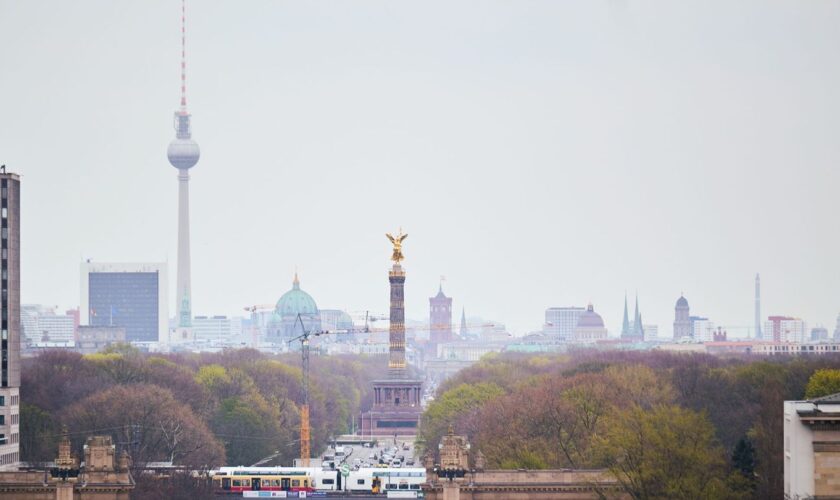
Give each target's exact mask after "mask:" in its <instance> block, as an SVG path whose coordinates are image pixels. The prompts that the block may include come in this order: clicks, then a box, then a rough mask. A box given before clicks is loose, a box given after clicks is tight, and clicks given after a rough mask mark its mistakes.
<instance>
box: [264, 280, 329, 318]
mask: <svg viewBox="0 0 840 500" xmlns="http://www.w3.org/2000/svg"><path fill="white" fill-rule="evenodd" d="M274 313H275V314H277V315H278V316H281V317H290V316H291V317H294V316H297V315H298V314H301V315H316V314H318V306H317V304H315V299H313V298H312V296H311V295H309V294H308V293H306V292H304V291H303V290H301V289H300V281H299V280H298V276H297V273H295V280H294V282H293V283H292V289H291V290H289V291H288V292H286V293H284V294H283V296H282V297H280V300H278V301H277V305H276V306H275V307H274Z"/></svg>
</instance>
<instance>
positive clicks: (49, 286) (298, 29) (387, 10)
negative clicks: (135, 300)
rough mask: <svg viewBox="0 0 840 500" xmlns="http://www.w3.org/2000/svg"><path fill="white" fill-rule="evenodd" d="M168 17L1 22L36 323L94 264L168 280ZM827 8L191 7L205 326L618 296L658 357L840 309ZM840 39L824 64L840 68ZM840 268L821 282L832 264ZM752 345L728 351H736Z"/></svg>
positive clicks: (199, 281)
mask: <svg viewBox="0 0 840 500" xmlns="http://www.w3.org/2000/svg"><path fill="white" fill-rule="evenodd" d="M180 8H181V4H180V1H177V0H159V1H145V2H120V3H114V2H105V1H84V2H55V1H27V2H14V1H10V0H0V42H2V45H0V67H2V68H4V70H5V71H4V75H3V78H0V112H2V116H3V120H2V122H0V164H3V163H5V164H6V165H7V168H8V170H9V171H11V172H16V173H18V174H20V175H21V177H22V237H21V245H22V255H21V265H22V282H21V291H22V292H21V299H22V302H24V303H41V304H56V305H59V306H61V307H76V306H77V305H78V300H79V297H78V295H79V264H80V262H81V261H82V260H84V259H87V258H90V259H92V260H94V261H100V262H107V261H119V262H131V261H167V260H168V262H169V281H170V299H171V300H170V302H171V303H170V311H169V313H170V315H174V311H175V308H174V299H172V297H173V295H174V294H173V293H172V292H173V290H174V286H175V266H176V262H175V257H176V255H177V253H176V244H177V240H176V210H177V191H176V187H177V181H176V175H177V171H176V169H174V168H173V167H172V166H170V165H169V162H168V161H167V159H166V147H167V145H168V143H169V141H170V140H171V139H172V138H173V137H174V131H173V129H172V113H173V111H175V109H176V108H177V106H178V98H179V79H180V76H179V73H180V63H179V58H180ZM837 26H840V2H829V1H821V2H818V1H815V2H808V3H801V2H775V1H769V2H768V1H744V2H738V3H735V4H733V3H730V2H699V1H698V2H633V1H620V0H612V1H608V0H604V1H596V2H550V1H532V2H496V1H486V2H480V3H479V2H457V3H454V4H453V3H450V2H423V3H419V2H404V3H393V2H384V1H377V2H350V3H348V2H327V3H309V2H283V3H279V2H269V1H262V2H249V3H247V4H241V3H233V2H220V1H211V0H203V1H201V2H198V1H194V0H193V1H188V3H187V58H188V62H187V82H188V83H187V85H188V104H189V110H190V112H191V113H192V115H193V118H192V124H193V138H194V139H195V140H196V141H197V142H198V144H199V145H200V147H201V160H200V161H199V162H198V165H197V166H196V167H195V168H194V169H192V171H191V183H190V189H191V192H190V195H191V207H190V210H191V225H192V235H191V237H192V293H193V313H194V314H196V315H203V314H207V315H210V314H228V315H232V314H236V315H245V314H246V313H245V311H243V308H244V307H245V306H249V305H253V304H264V303H274V302H275V301H276V300H277V299H278V298H279V297H280V296H281V295H282V294H283V293H284V292H286V291H287V290H288V289H289V288H290V287H291V283H292V277H293V274H294V272H295V269H296V268H297V270H298V271H299V274H300V279H301V286H302V288H303V289H304V290H306V291H307V292H309V293H310V294H311V295H312V296H313V297H314V298H315V300H316V301H317V304H318V306H319V308H323V309H327V308H341V309H346V310H349V311H357V310H365V309H370V310H372V311H376V312H380V313H384V312H386V311H387V308H388V280H387V270H388V267H389V260H388V258H389V255H390V244H389V243H388V241H387V240H386V238H385V236H384V233H385V232H392V231H396V230H397V229H398V227H400V226H402V228H403V229H404V231H405V232H406V233H408V235H409V237H408V239H407V240H406V241H405V245H404V253H405V256H406V259H405V262H404V267H405V268H406V271H407V282H406V316H407V317H408V318H411V319H422V318H424V317H427V316H428V298H429V297H431V296H433V295H434V294H435V293H436V292H437V289H438V283H439V277H440V276H441V275H443V276H446V278H447V279H446V281H445V282H444V284H443V286H444V290H445V292H446V293H447V295H450V296H453V297H454V304H453V320H454V322H455V323H456V325H457V323H458V322H459V320H460V313H461V308H462V307H465V308H466V312H467V315H468V316H481V317H483V318H487V319H493V320H495V321H499V322H502V323H505V324H506V325H507V326H508V327H509V329H510V330H512V331H513V332H515V333H517V334H522V333H525V332H527V331H530V330H536V329H539V328H540V326H541V324H542V321H543V316H544V311H545V309H546V308H548V307H553V306H567V305H577V306H584V305H586V304H587V303H588V302H592V303H593V304H594V307H595V310H596V311H597V312H599V313H600V314H601V315H602V316H603V318H604V321H605V322H606V326H607V328H609V330H610V334H611V335H616V334H617V333H618V332H619V331H620V328H621V323H620V321H621V314H622V308H623V305H624V303H623V301H624V293H625V291H626V292H627V294H628V299H629V303H630V313H631V315H632V312H633V311H632V309H633V300H634V295H635V293H636V291H638V294H639V301H640V306H641V310H642V314H643V319H644V321H645V323H654V324H658V326H659V332H660V335H663V336H665V335H668V334H669V333H670V331H671V324H672V322H673V319H674V312H673V307H674V303H675V301H676V300H677V298H678V297H679V296H680V293H681V292H684V294H685V296H686V298H687V299H688V300H689V303H690V305H691V313H692V314H696V315H702V316H707V317H709V318H710V319H711V320H712V321H714V322H715V324H716V325H722V326H729V327H740V326H746V327H752V325H753V286H754V278H755V274H756V273H757V272H760V273H761V278H762V316H763V317H764V318H766V317H767V316H768V315H770V314H785V315H791V316H798V317H801V318H803V319H804V320H806V321H807V322H808V326H809V327H812V326H815V325H817V324H822V325H824V326H826V327H827V328H828V329H829V330H830V331H831V330H833V328H834V322H835V319H836V318H837V314H838V312H840V300H838V298H837V297H836V293H837V292H836V291H835V289H834V287H833V285H834V283H837V282H838V280H840V269H838V266H837V265H836V264H832V262H835V261H836V257H835V256H836V255H838V253H840V236H838V231H837V224H836V222H834V220H835V218H836V215H835V214H837V213H838V209H839V208H840V202H838V200H837V196H836V195H835V194H834V193H835V190H836V188H837V186H838V181H840V174H838V168H837V167H838V165H840V141H838V137H840V118H838V117H840V95H838V92H837V89H838V88H840V58H838V57H837V52H838V49H837V48H838V47H840V30H838V29H837ZM832 47H833V48H832ZM832 259H835V260H832ZM732 333H734V334H738V335H740V334H742V333H743V332H742V331H740V330H737V329H736V330H732Z"/></svg>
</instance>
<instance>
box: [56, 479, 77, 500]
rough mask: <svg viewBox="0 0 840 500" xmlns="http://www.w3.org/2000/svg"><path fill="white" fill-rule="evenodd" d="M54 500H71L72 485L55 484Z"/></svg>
mask: <svg viewBox="0 0 840 500" xmlns="http://www.w3.org/2000/svg"><path fill="white" fill-rule="evenodd" d="M55 500H73V483H57V484H56V485H55Z"/></svg>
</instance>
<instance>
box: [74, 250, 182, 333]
mask: <svg viewBox="0 0 840 500" xmlns="http://www.w3.org/2000/svg"><path fill="white" fill-rule="evenodd" d="M167 288H168V286H167V279H166V264H164V263H133V264H130V263H119V264H118V263H103V262H90V261H88V262H84V263H82V266H81V294H80V302H79V303H80V309H81V317H80V318H79V320H80V324H81V325H85V326H87V325H90V326H117V327H123V328H125V333H126V338H127V340H128V341H129V342H166V341H167V340H169V314H168V311H169V307H168V303H167V293H166V291H167Z"/></svg>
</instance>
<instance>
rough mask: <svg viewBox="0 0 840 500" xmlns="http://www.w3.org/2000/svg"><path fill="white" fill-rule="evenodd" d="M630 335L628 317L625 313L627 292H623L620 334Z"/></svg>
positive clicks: (623, 335)
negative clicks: (622, 315)
mask: <svg viewBox="0 0 840 500" xmlns="http://www.w3.org/2000/svg"><path fill="white" fill-rule="evenodd" d="M628 335H630V318H629V317H628V315H627V292H624V320H623V321H622V322H621V336H622V337H626V336H628Z"/></svg>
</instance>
